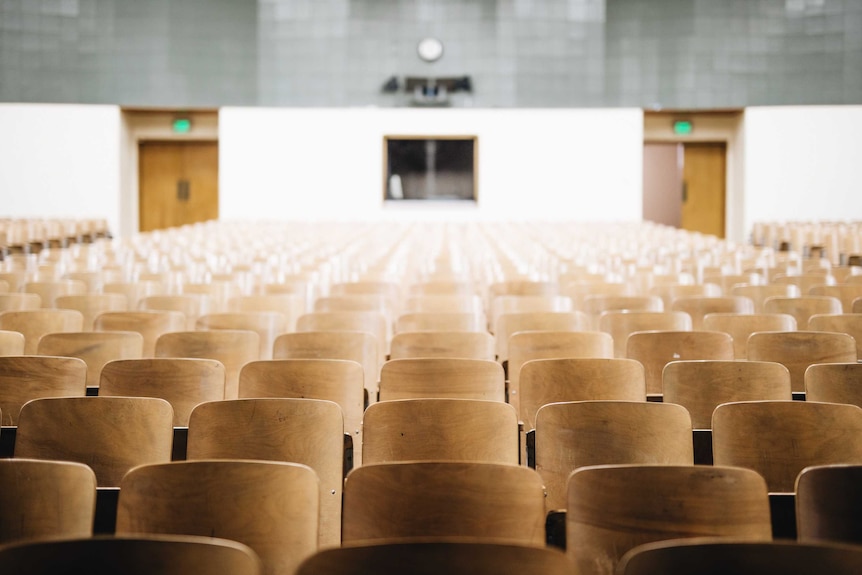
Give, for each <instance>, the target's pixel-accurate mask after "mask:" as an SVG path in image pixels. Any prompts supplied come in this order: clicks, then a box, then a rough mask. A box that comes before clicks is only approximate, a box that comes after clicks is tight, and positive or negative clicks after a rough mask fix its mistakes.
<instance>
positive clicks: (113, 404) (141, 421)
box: [15, 397, 173, 487]
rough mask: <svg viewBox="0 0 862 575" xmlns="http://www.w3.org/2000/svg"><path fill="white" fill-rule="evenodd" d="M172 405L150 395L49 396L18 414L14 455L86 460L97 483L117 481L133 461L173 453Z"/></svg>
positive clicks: (159, 458)
mask: <svg viewBox="0 0 862 575" xmlns="http://www.w3.org/2000/svg"><path fill="white" fill-rule="evenodd" d="M172 420H173V410H172V409H171V405H170V404H169V403H168V402H167V401H165V400H163V399H156V398H152V397H50V398H42V399H34V400H32V401H28V402H27V403H25V404H24V406H23V407H22V408H21V412H20V413H19V416H18V432H17V435H16V438H15V457H24V458H31V459H60V460H66V461H77V462H79V463H84V464H86V465H89V466H90V467H91V468H92V469H93V471H94V472H95V473H96V479H97V480H98V485H99V487H116V486H118V485H119V484H120V480H121V479H122V477H123V475H125V473H126V472H127V471H128V470H129V469H131V468H132V467H135V466H136V465H142V464H145V463H157V462H166V461H170V459H171V447H172V443H173V426H172Z"/></svg>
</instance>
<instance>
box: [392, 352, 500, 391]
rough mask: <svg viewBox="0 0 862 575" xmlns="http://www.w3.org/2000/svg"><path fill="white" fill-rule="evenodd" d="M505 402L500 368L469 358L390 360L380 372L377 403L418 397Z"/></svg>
mask: <svg viewBox="0 0 862 575" xmlns="http://www.w3.org/2000/svg"><path fill="white" fill-rule="evenodd" d="M433 397H436V398H450V399H484V400H489V401H501V402H505V401H506V382H505V376H504V373H503V367H502V366H501V365H500V364H499V363H497V362H496V361H492V360H489V359H473V358H460V357H458V358H442V357H417V358H403V359H391V360H389V361H387V362H386V363H384V364H383V368H382V369H381V370H380V397H379V399H380V401H390V400H395V399H418V398H433Z"/></svg>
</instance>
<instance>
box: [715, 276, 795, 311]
mask: <svg viewBox="0 0 862 575" xmlns="http://www.w3.org/2000/svg"><path fill="white" fill-rule="evenodd" d="M730 295H737V296H745V297H748V298H751V301H752V302H754V313H767V312H766V310H765V309H764V302H765V301H766V298H769V297H774V296H778V297H799V296H801V295H802V292H800V291H799V287H797V286H795V285H793V284H773V283H770V284H764V285H753V284H743V285H735V286H733V287H732V288H730Z"/></svg>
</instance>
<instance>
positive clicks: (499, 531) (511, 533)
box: [342, 461, 545, 547]
mask: <svg viewBox="0 0 862 575" xmlns="http://www.w3.org/2000/svg"><path fill="white" fill-rule="evenodd" d="M422 537H458V538H464V537H470V538H474V539H480V540H482V541H489V542H501V543H503V542H505V543H514V544H522V545H530V546H536V547H544V546H545V503H544V488H543V486H542V479H541V477H540V476H539V474H538V473H537V472H536V471H535V470H534V469H530V468H529V467H523V466H519V465H502V464H494V463H476V462H463V461H461V462H456V461H410V462H403V463H378V464H374V465H363V466H362V467H357V468H355V469H353V470H352V471H351V472H350V473H348V475H347V478H346V480H345V483H344V512H343V530H342V540H343V541H344V543H345V544H354V543H364V542H369V543H370V542H374V541H386V540H389V541H393V540H410V539H416V538H422Z"/></svg>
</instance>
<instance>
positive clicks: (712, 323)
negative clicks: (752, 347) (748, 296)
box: [701, 313, 797, 359]
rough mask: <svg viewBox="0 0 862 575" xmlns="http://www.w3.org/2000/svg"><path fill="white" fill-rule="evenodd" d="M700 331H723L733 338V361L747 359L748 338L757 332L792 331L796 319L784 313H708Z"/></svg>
mask: <svg viewBox="0 0 862 575" xmlns="http://www.w3.org/2000/svg"><path fill="white" fill-rule="evenodd" d="M701 327H702V329H705V330H709V331H723V332H725V333H729V334H730V336H731V337H732V338H733V356H734V358H735V359H748V336H750V335H751V334H752V333H754V332H757V331H793V330H795V329H796V327H797V326H796V319H794V317H793V316H792V315H790V314H785V313H751V314H744V313H709V314H707V315H705V316H704V318H703V325H702V326H701Z"/></svg>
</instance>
